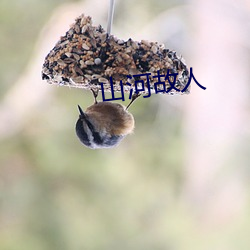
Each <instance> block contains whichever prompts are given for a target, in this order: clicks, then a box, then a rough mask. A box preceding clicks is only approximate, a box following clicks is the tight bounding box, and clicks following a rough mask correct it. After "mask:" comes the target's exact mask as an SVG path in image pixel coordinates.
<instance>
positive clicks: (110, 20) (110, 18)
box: [107, 0, 115, 34]
mask: <svg viewBox="0 0 250 250" xmlns="http://www.w3.org/2000/svg"><path fill="white" fill-rule="evenodd" d="M114 9H115V0H110V4H109V12H108V26H107V33H108V34H110V33H111V29H112V23H113V16H114Z"/></svg>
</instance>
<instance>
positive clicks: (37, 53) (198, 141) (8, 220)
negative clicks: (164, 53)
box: [0, 0, 250, 250]
mask: <svg viewBox="0 0 250 250" xmlns="http://www.w3.org/2000/svg"><path fill="white" fill-rule="evenodd" d="M108 4H109V2H108V0H107V1H104V0H102V1H100V0H99V1H97V0H95V1H90V0H89V1H87V0H86V1H69V0H68V1H67V0H65V1H62V0H54V1H48V0H44V1H38V0H19V1H15V0H13V1H7V0H1V2H0V55H1V58H0V82H1V84H0V98H1V99H0V123H1V125H0V249H1V250H31V249H32V250H33V249H36V250H51V249H53V250H56V249H60V250H63V249H65V250H68V249H70V250H80V249H81V250H82V249H84V250H100V249H102V250H106V249H107V250H108V249H109V250H110V249H119V250H123V249H124V250H125V249H126V250H127V249H130V250H132V249H135V250H140V249H143V250H147V249H148V250H149V249H150V250H152V249H154V250H168V249H169V250H184V249H185V250H188V249H192V250H196V249H197V250H198V249H202V250H206V249H213V250H216V249H218V250H224V249H225V250H234V249H241V250H249V249H250V214H249V211H250V210H249V209H250V203H249V198H250V186H249V176H250V171H249V167H250V158H249V153H250V142H249V137H250V118H249V114H250V102H249V93H250V91H249V86H248V85H249V83H248V82H249V81H248V79H249V62H250V53H249V51H250V42H249V41H250V39H249V36H250V24H249V23H250V22H249V20H250V4H249V2H248V1H237V3H236V1H232V0H229V1H223V0H219V1H215V0H214V1H211V2H209V4H208V2H207V1H205V0H203V1H198V0H197V1H195V0H193V1H182V0H178V1H174V0H172V1H163V0H158V1H153V0H152V1H151V0H147V1H142V0H138V1H132V0H128V1H118V0H117V2H116V10H115V17H114V27H113V33H114V35H116V36H118V37H121V38H123V39H128V38H129V37H132V38H135V39H138V40H141V39H149V40H150V39H151V40H152V41H159V42H161V43H164V44H165V46H166V47H167V48H170V49H173V50H176V51H177V54H182V55H183V57H184V58H185V59H186V62H187V64H188V65H189V66H190V67H193V69H194V74H195V77H196V79H197V80H198V81H199V82H200V83H201V84H202V85H203V86H206V87H207V90H205V91H203V90H201V89H199V88H198V87H197V86H196V85H193V87H192V92H191V94H190V95H188V96H158V95H157V96H152V97H150V98H146V99H143V98H140V99H139V100H137V101H136V103H135V104H134V105H133V106H132V107H131V110H130V111H131V113H133V115H134V117H135V120H136V129H135V132H134V134H132V135H130V136H128V137H127V138H126V139H124V140H123V141H122V143H121V144H120V145H119V146H118V147H116V148H113V149H104V150H90V149H87V148H85V147H83V146H82V145H81V144H80V143H79V141H78V139H77V137H76V136H75V131H74V126H75V122H76V119H77V117H78V114H77V113H78V112H77V108H76V107H77V104H81V106H82V107H87V106H89V105H90V104H92V103H93V98H92V94H91V93H89V91H83V90H80V89H70V88H66V87H57V86H51V85H48V84H47V83H46V82H42V81H41V67H42V63H43V59H44V57H45V56H46V54H47V53H48V52H49V50H50V49H52V47H53V46H54V44H55V42H56V41H57V39H58V38H59V37H60V35H63V34H64V32H65V31H66V30H67V29H68V27H69V25H70V24H71V23H73V21H74V17H76V16H78V15H79V14H80V13H85V14H88V15H91V16H92V18H93V21H94V23H95V24H99V23H100V24H102V25H103V26H104V27H106V19H107V10H108ZM72 17H73V18H72ZM213 22H214V23H213ZM61 27H62V30H64V31H61V30H60V29H61ZM56 32H58V34H57V33H56ZM62 32H63V33H62ZM236 84H237V86H236ZM127 102H128V101H126V103H127Z"/></svg>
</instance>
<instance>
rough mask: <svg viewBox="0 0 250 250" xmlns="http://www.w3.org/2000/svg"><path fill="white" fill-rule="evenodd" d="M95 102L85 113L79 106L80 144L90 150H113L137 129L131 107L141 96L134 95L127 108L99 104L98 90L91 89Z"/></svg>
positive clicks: (111, 103)
mask: <svg viewBox="0 0 250 250" xmlns="http://www.w3.org/2000/svg"><path fill="white" fill-rule="evenodd" d="M91 91H92V93H93V95H94V99H95V102H94V104H93V105H91V106H90V107H88V108H87V109H86V110H85V112H84V111H83V110H82V108H81V107H80V105H78V110H79V118H78V120H77V122H76V126H75V130H76V135H77V137H78V138H79V140H80V142H81V143H82V144H83V145H84V146H86V147H88V148H90V149H100V148H113V147H115V146H117V145H119V143H120V142H121V141H122V139H124V137H126V136H127V135H128V134H131V133H132V132H133V130H134V127H135V121H134V117H133V115H132V114H131V113H130V112H128V108H129V106H130V105H131V104H132V103H133V102H134V101H135V99H136V98H137V97H138V96H139V95H140V94H134V95H133V96H132V99H131V102H130V103H129V104H128V106H127V107H125V106H124V105H122V104H119V103H113V102H108V101H105V102H98V101H97V96H98V90H97V91H95V90H93V89H91Z"/></svg>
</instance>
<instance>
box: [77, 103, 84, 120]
mask: <svg viewBox="0 0 250 250" xmlns="http://www.w3.org/2000/svg"><path fill="white" fill-rule="evenodd" d="M77 106H78V110H79V113H80V118H86V116H85V114H84V112H83V111H82V108H81V107H80V106H79V105H77Z"/></svg>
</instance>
